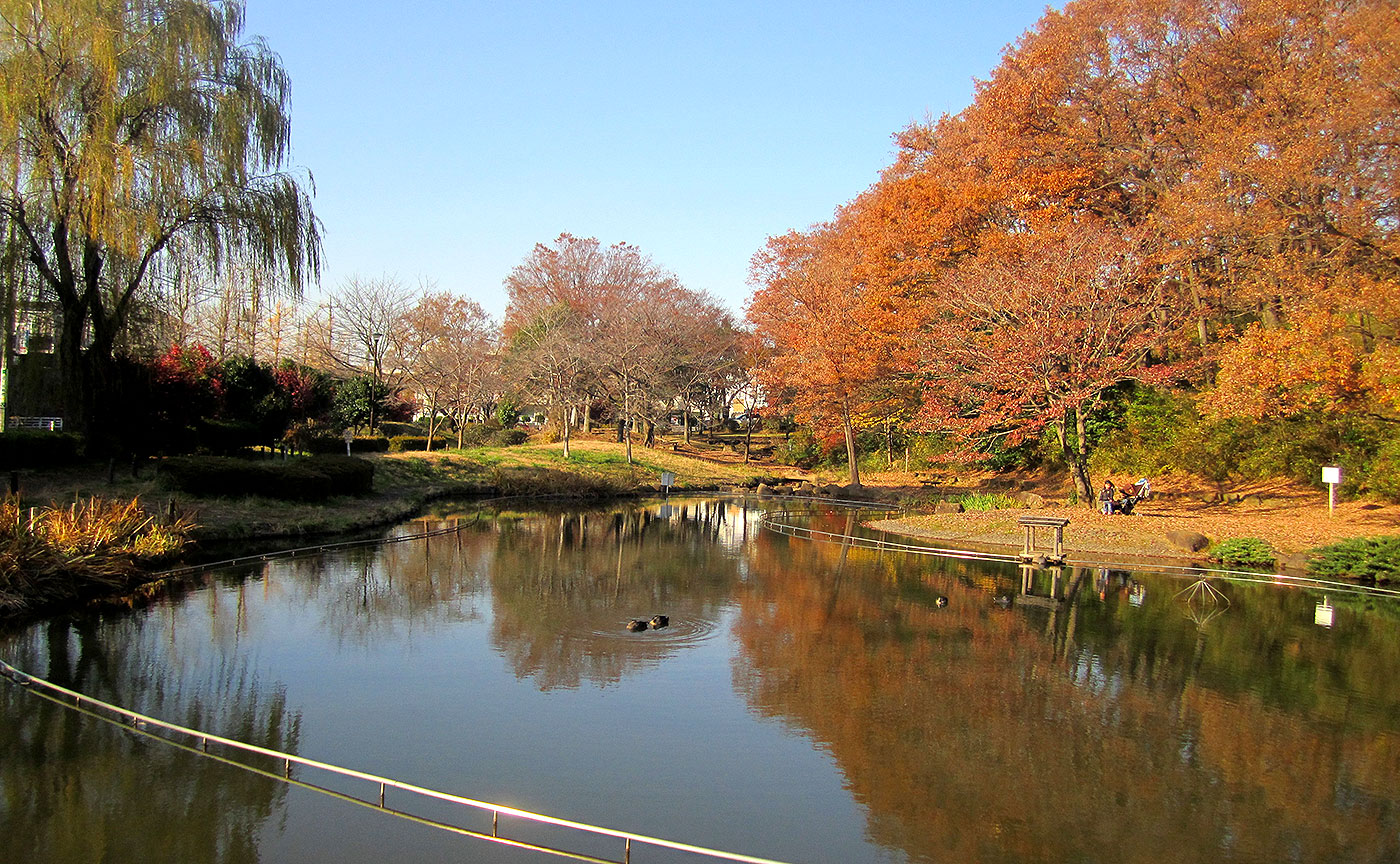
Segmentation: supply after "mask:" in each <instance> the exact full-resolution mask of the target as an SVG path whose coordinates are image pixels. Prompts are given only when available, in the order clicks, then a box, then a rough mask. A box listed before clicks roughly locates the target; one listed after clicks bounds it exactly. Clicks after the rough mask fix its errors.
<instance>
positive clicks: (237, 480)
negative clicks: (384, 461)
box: [161, 456, 374, 501]
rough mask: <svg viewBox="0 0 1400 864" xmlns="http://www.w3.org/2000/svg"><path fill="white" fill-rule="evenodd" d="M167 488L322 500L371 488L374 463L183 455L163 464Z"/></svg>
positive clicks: (220, 494) (322, 458)
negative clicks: (264, 459) (261, 459)
mask: <svg viewBox="0 0 1400 864" xmlns="http://www.w3.org/2000/svg"><path fill="white" fill-rule="evenodd" d="M161 475H162V477H163V478H164V482H165V483H166V485H167V486H169V487H171V488H173V489H176V490H178V491H181V492H184V493H186V494H189V495H199V496H203V497H241V496H244V495H261V496H263V497H265V498H278V499H282V500H288V501H319V500H323V499H325V498H330V497H333V496H336V495H363V494H366V493H368V492H370V491H372V490H373V487H374V464H373V463H372V462H366V461H364V460H362V459H355V458H353V457H347V456H312V457H309V458H301V459H292V460H289V461H281V460H272V461H249V460H246V459H230V458H226V457H222V456H180V457H175V458H172V459H166V460H165V461H164V462H163V463H161Z"/></svg>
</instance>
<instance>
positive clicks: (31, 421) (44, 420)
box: [10, 417, 63, 432]
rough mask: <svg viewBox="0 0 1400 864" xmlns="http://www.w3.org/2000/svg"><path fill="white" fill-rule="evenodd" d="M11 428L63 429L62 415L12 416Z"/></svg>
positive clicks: (51, 430) (53, 430)
mask: <svg viewBox="0 0 1400 864" xmlns="http://www.w3.org/2000/svg"><path fill="white" fill-rule="evenodd" d="M10 428H11V429H46V430H48V431H49V432H62V431H63V418H62V417H11V418H10Z"/></svg>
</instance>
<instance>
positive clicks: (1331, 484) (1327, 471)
mask: <svg viewBox="0 0 1400 864" xmlns="http://www.w3.org/2000/svg"><path fill="white" fill-rule="evenodd" d="M1322 482H1323V483H1326V484H1327V515H1328V516H1333V515H1335V514H1336V510H1337V484H1338V483H1341V482H1342V466H1340V465H1323V466H1322Z"/></svg>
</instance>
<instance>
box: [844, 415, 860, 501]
mask: <svg viewBox="0 0 1400 864" xmlns="http://www.w3.org/2000/svg"><path fill="white" fill-rule="evenodd" d="M841 426H842V427H843V428H844V429H845V432H846V464H847V465H848V466H849V468H850V479H851V485H852V486H859V485H860V463H859V462H858V461H857V460H856V430H855V427H854V426H852V425H851V411H850V409H849V408H847V409H846V410H845V411H844V412H842V418H841Z"/></svg>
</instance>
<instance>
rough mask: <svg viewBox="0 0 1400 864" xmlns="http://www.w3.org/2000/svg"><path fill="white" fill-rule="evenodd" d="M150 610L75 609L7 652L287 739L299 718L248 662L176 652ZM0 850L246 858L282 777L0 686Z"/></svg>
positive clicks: (156, 702) (40, 669) (117, 693)
mask: <svg viewBox="0 0 1400 864" xmlns="http://www.w3.org/2000/svg"><path fill="white" fill-rule="evenodd" d="M156 625H157V620H156V619H154V618H145V617H142V618H132V617H124V618H121V619H119V620H113V619H101V618H95V617H82V618H75V619H72V620H59V621H54V622H50V623H47V624H44V625H41V626H38V627H35V628H33V629H32V630H30V631H29V632H28V634H26V636H24V637H23V638H17V639H12V640H10V641H9V642H8V643H7V644H6V645H5V651H6V654H7V656H8V657H9V658H11V660H12V662H13V663H15V664H16V665H18V666H20V667H21V668H24V669H28V670H34V671H35V672H36V673H38V674H40V675H41V676H42V677H45V678H47V679H48V680H50V681H53V682H55V683H58V684H61V685H62V686H65V687H69V688H71V689H74V690H78V691H80V692H85V693H89V694H93V695H96V696H98V697H99V698H102V699H104V700H111V701H116V702H119V703H121V704H124V705H129V706H136V708H137V710H139V711H142V712H143V713H150V714H154V715H158V716H161V717H164V718H169V719H172V720H174V721H175V722H178V723H182V724H185V725H189V726H193V727H196V728H203V729H210V730H218V731H219V732H221V733H222V734H224V735H228V736H231V737H235V738H239V739H241V740H244V741H249V742H252V743H254V744H258V745H261V746H263V747H269V748H275V749H279V750H285V751H288V752H295V750H296V747H297V740H298V735H299V718H298V717H297V716H296V715H295V714H293V713H290V712H289V711H288V709H287V705H286V699H285V696H284V694H283V693H282V692H280V691H279V690H277V689H276V688H271V689H269V688H267V687H264V686H263V685H262V683H261V682H260V680H259V678H258V676H257V675H256V674H254V673H253V671H252V670H251V669H249V668H248V666H247V665H246V664H245V663H242V662H238V661H234V662H231V663H213V664H208V665H205V664H202V663H199V662H182V660H181V658H180V657H179V656H178V655H172V654H171V653H168V652H167V651H165V650H162V649H164V648H168V647H170V644H169V643H170V640H169V634H168V633H166V632H163V631H162V630H161V629H160V628H159V627H158V626H156ZM0 789H2V790H3V795H4V799H3V800H4V806H3V807H0V860H4V861H33V862H41V861H74V862H77V861H104V862H148V861H152V860H162V861H181V862H192V864H195V862H215V861H217V862H234V864H236V862H255V861H258V860H259V852H258V840H259V835H260V833H261V831H262V830H263V829H264V827H265V826H267V825H268V824H269V823H271V822H275V821H276V820H277V816H278V813H279V812H280V811H281V810H282V807H283V804H284V801H285V795H286V787H285V786H284V785H283V784H281V783H278V782H276V781H274V780H269V779H266V778H262V777H257V776H255V775H252V774H249V773H247V772H243V771H238V770H231V769H228V768H225V767H224V766H222V765H219V764H217V763H215V762H213V761H211V760H207V759H202V758H199V757H197V756H193V755H191V754H188V753H184V752H181V751H179V750H176V749H174V748H171V747H168V746H166V745H164V744H161V743H158V742H154V741H150V740H148V739H145V738H142V737H140V736H137V735H135V734H132V733H129V732H125V731H123V730H121V729H119V728H117V727H114V726H111V725H109V724H106V723H103V722H100V721H97V720H94V719H92V718H90V717H85V716H83V715H80V714H78V713H76V712H74V711H72V710H70V709H68V708H66V707H62V706H59V705H56V704H54V703H52V702H49V701H45V700H43V699H41V698H39V697H37V696H34V695H32V694H31V693H30V692H29V691H27V690H25V689H23V688H20V687H16V686H12V685H9V684H5V686H3V687H0Z"/></svg>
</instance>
